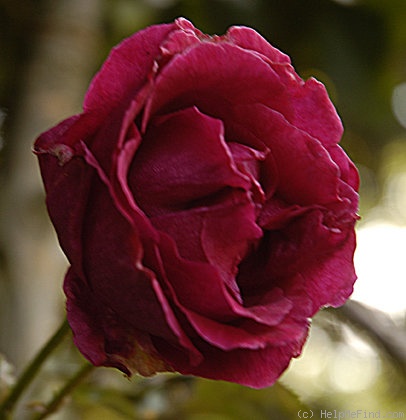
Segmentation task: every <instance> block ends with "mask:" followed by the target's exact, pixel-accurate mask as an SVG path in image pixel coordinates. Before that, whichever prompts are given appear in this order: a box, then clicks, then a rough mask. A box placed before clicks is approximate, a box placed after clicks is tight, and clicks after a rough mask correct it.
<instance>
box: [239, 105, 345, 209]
mask: <svg viewBox="0 0 406 420" xmlns="http://www.w3.org/2000/svg"><path fill="white" fill-rule="evenodd" d="M236 114H237V115H238V120H239V121H240V124H244V125H246V126H247V125H248V124H251V125H250V127H251V130H252V132H253V134H254V135H255V136H256V137H257V138H261V139H263V141H264V142H265V144H266V146H267V147H269V149H270V153H271V154H272V156H273V161H274V164H275V165H276V168H277V173H278V186H277V188H276V189H277V194H278V196H280V197H282V198H283V199H284V200H285V201H287V202H288V203H295V204H299V205H304V206H307V205H312V204H323V203H328V202H332V201H336V200H337V199H338V196H337V194H338V180H339V175H340V171H339V168H338V166H337V164H336V163H335V162H334V161H333V160H332V159H331V157H330V155H329V154H328V152H327V150H326V149H325V148H324V147H323V146H322V144H321V143H320V142H319V141H318V140H317V139H315V138H313V137H311V136H310V135H309V134H307V133H306V132H304V131H302V130H299V129H298V128H296V127H295V126H293V125H291V124H290V123H289V122H288V121H287V120H286V119H285V118H284V116H283V115H282V114H280V113H278V112H276V111H274V110H272V109H270V108H268V107H265V106H263V105H260V104H258V105H252V106H240V107H238V109H237V110H236ZM317 179H323V182H315V180H317Z"/></svg>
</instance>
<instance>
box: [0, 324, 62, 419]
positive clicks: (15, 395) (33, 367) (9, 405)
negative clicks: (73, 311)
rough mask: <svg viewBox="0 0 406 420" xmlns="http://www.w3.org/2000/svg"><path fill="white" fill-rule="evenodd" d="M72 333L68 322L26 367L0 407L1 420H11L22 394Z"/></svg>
mask: <svg viewBox="0 0 406 420" xmlns="http://www.w3.org/2000/svg"><path fill="white" fill-rule="evenodd" d="M69 331H70V328H69V324H68V322H67V321H66V320H64V322H63V323H62V325H61V326H60V327H59V328H58V330H57V331H56V332H55V334H54V335H53V336H52V337H51V338H50V339H49V341H48V342H47V343H46V344H45V345H44V347H43V348H42V349H41V350H40V352H39V353H38V354H37V355H36V357H35V358H34V359H33V360H32V362H31V363H30V364H29V365H28V366H27V367H26V369H25V370H24V372H23V373H22V375H21V376H20V378H19V379H18V381H17V382H16V384H15V385H14V387H13V388H12V390H11V392H10V394H9V395H8V397H7V398H6V399H5V400H4V401H3V402H2V404H1V405H0V420H6V419H8V418H10V416H11V414H12V411H13V409H14V407H15V405H16V404H17V401H18V399H19V398H20V397H21V395H22V393H23V392H24V391H25V390H26V389H27V387H28V386H29V385H30V384H31V382H32V381H33V379H34V378H35V375H36V374H37V372H38V370H39V369H40V368H41V366H42V364H43V363H44V361H45V360H46V359H47V357H48V356H49V355H50V354H51V353H52V351H53V350H54V349H55V348H56V347H57V346H58V344H59V343H60V342H61V341H62V339H63V338H64V337H65V336H66V335H67V333H68V332H69Z"/></svg>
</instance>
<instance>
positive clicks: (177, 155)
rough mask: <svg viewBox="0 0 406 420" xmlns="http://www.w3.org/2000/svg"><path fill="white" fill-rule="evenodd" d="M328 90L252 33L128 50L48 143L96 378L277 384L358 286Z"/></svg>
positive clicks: (55, 208) (42, 146) (70, 285)
mask: <svg viewBox="0 0 406 420" xmlns="http://www.w3.org/2000/svg"><path fill="white" fill-rule="evenodd" d="M341 135H342V125H341V122H340V119H339V118H338V116H337V114H336V111H335V109H334V107H333V105H332V104H331V102H330V100H329V98H328V96H327V93H326V90H325V88H324V86H323V85H322V84H321V83H319V82H317V81H316V80H314V79H310V80H308V81H306V82H304V81H303V80H302V79H301V78H300V77H299V76H298V75H297V74H296V73H295V71H294V69H293V68H292V66H291V64H290V60H289V58H288V57H287V56H286V55H285V54H283V53H281V52H280V51H278V50H277V49H275V48H274V47H272V46H271V45H270V44H268V43H267V42H266V41H265V40H264V39H263V38H262V37H261V36H260V35H259V34H258V33H256V32H255V31H254V30H252V29H249V28H246V27H232V28H231V29H229V31H228V32H227V34H226V35H224V36H221V37H219V36H214V37H209V36H207V35H204V34H202V33H201V32H200V31H198V30H197V29H195V28H194V27H193V25H192V24H191V23H190V22H188V21H187V20H185V19H178V20H176V21H175V22H174V23H172V24H163V25H157V26H152V27H149V28H147V29H145V30H143V31H140V32H138V33H136V34H134V35H133V36H131V37H130V38H128V39H127V40H125V41H123V42H122V43H121V44H120V45H119V46H118V47H116V48H115V49H114V50H113V51H112V53H111V55H110V56H109V58H108V59H107V61H106V62H105V64H104V65H103V67H102V69H101V71H100V72H99V73H98V74H97V75H96V77H95V78H94V80H93V81H92V83H91V85H90V88H89V91H88V92H87V95H86V98H85V101H84V111H83V113H81V114H80V115H76V116H73V117H71V118H69V119H67V120H65V121H63V122H62V123H60V124H59V125H57V126H56V127H54V128H52V129H51V130H49V131H48V132H46V133H44V134H42V135H41V136H40V137H39V138H38V140H37V141H36V144H35V151H36V153H37V154H38V157H39V162H40V167H41V173H42V177H43V180H44V184H45V189H46V193H47V205H48V210H49V213H50V216H51V219H52V221H53V224H54V225H55V228H56V231H57V234H58V237H59V241H60V244H61V246H62V249H63V250H64V252H65V253H66V255H67V257H68V258H69V262H70V264H71V266H70V268H69V270H68V272H67V274H66V278H65V282H64V290H65V293H66V296H67V315H68V320H69V323H70V325H71V328H72V330H73V333H74V340H75V343H76V345H77V346H78V348H79V349H80V351H81V352H82V353H83V354H84V355H85V357H86V358H88V359H89V360H90V361H91V362H92V363H93V364H94V365H104V366H114V367H117V368H118V369H120V370H122V371H123V372H125V373H126V374H128V375H131V374H132V373H134V372H139V373H141V374H143V375H149V374H152V373H154V372H157V371H165V370H168V371H178V372H181V373H184V374H193V375H198V376H202V377H206V378H214V379H223V380H228V381H233V382H237V383H241V384H245V385H249V386H252V387H263V386H268V385H271V384H272V383H273V382H274V381H275V380H276V379H277V378H278V377H279V376H280V374H281V373H282V372H283V371H284V369H285V368H286V367H287V365H288V364H289V362H290V360H291V358H292V357H295V356H298V355H299V354H300V352H301V348H302V346H303V344H304V341H305V340H306V336H307V332H308V325H309V322H308V320H309V317H311V316H312V315H314V314H315V312H316V311H318V310H319V309H320V307H322V306H325V305H332V306H338V305H341V304H343V303H344V302H345V300H346V299H347V298H348V296H349V295H350V294H351V291H352V286H353V283H354V281H355V278H356V277H355V274H354V268H353V253H354V248H355V236H354V224H355V221H356V218H357V217H356V210H357V204H358V195H357V192H356V191H357V188H358V175H357V171H356V169H355V167H354V166H353V164H352V163H351V161H350V160H349V159H348V157H347V156H346V155H345V153H344V152H343V151H342V149H341V148H340V147H339V146H338V142H339V140H340V138H341Z"/></svg>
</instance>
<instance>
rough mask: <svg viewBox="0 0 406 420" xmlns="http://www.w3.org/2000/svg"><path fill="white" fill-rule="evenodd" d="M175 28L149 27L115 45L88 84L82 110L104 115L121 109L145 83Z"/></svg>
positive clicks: (167, 25)
mask: <svg viewBox="0 0 406 420" xmlns="http://www.w3.org/2000/svg"><path fill="white" fill-rule="evenodd" d="M175 28H176V24H163V25H155V26H150V27H148V28H146V29H144V30H142V31H139V32H137V33H135V34H134V35H132V36H131V37H129V38H127V39H125V40H124V41H122V42H121V43H120V44H119V45H118V46H116V47H115V48H114V49H113V50H112V52H111V53H110V55H109V57H108V58H107V60H106V61H105V63H104V65H103V67H102V68H101V70H100V71H99V73H98V74H97V75H96V76H95V78H94V79H93V81H92V83H91V85H90V88H89V90H88V92H87V94H86V97H85V101H84V105H83V106H84V109H85V111H89V110H97V112H98V113H99V114H100V115H103V116H107V115H108V113H109V112H111V111H113V110H114V109H116V108H117V107H118V108H120V109H121V110H125V109H126V108H127V106H128V104H129V102H130V101H131V100H132V99H133V98H134V97H135V96H136V94H137V93H138V92H139V90H140V89H141V88H142V87H143V86H144V85H145V84H146V83H147V79H148V76H149V75H150V74H151V73H152V71H153V67H154V62H155V60H156V58H157V57H158V56H159V54H160V46H161V44H162V42H163V41H164V40H165V38H166V37H167V35H168V34H169V33H170V32H171V31H172V30H174V29H175Z"/></svg>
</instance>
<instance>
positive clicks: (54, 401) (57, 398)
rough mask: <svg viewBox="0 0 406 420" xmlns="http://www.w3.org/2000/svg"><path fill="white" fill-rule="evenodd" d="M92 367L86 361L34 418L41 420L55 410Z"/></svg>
mask: <svg viewBox="0 0 406 420" xmlns="http://www.w3.org/2000/svg"><path fill="white" fill-rule="evenodd" d="M93 369H94V366H93V365H91V364H90V363H86V364H85V365H84V366H83V367H82V368H81V369H79V371H78V372H77V373H76V375H75V376H73V377H72V378H71V379H70V380H69V381H68V382H67V383H66V384H65V386H64V387H63V388H62V389H61V390H60V391H59V392H58V393H57V394H56V395H55V396H54V398H53V399H52V400H51V401H50V402H49V403H48V404H47V405H46V406H45V407H44V409H43V410H44V411H43V412H42V413H40V414H38V415H37V416H36V417H34V420H42V419H45V418H46V417H48V416H49V415H50V414H52V413H53V412H55V411H56V410H57V409H58V408H59V406H60V405H61V404H62V403H63V400H64V398H65V397H66V396H68V395H69V394H70V393H71V392H72V391H73V389H74V388H75V387H76V386H77V385H78V384H79V383H80V382H81V381H82V380H83V379H84V378H85V377H86V376H87V375H88V374H89V373H90V372H91V371H92V370H93Z"/></svg>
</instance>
